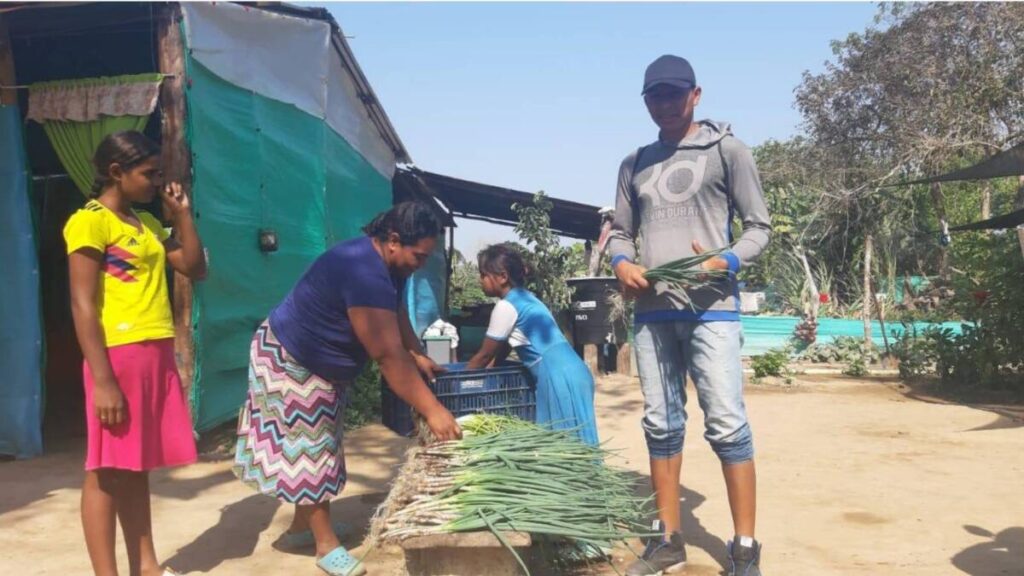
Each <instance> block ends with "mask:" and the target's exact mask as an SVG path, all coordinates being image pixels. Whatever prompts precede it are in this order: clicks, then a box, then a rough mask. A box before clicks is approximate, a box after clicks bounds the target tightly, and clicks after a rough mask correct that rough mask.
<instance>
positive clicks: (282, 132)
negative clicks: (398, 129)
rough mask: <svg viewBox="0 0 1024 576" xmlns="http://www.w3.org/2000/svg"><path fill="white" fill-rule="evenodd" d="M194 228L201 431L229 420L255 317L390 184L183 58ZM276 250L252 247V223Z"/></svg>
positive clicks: (316, 130)
mask: <svg viewBox="0 0 1024 576" xmlns="http://www.w3.org/2000/svg"><path fill="white" fill-rule="evenodd" d="M188 66H189V76H190V79H191V88H189V89H188V91H187V95H188V106H189V142H190V145H191V149H192V153H193V158H192V163H193V170H194V182H193V197H194V204H195V212H196V219H197V224H198V227H199V232H200V235H201V236H202V239H203V242H204V244H205V245H206V247H207V249H208V250H209V256H210V269H209V275H208V278H207V279H206V281H205V282H201V283H198V284H197V285H196V288H195V294H194V306H193V321H194V330H195V332H194V342H195V379H194V384H193V388H192V403H193V409H194V411H195V425H196V428H197V429H198V430H200V431H202V430H207V429H209V428H211V427H213V426H215V425H217V424H218V423H221V422H224V421H226V420H230V419H232V418H234V417H235V416H236V415H237V413H238V408H239V406H240V405H241V403H242V401H243V399H244V396H245V391H246V386H247V365H248V353H249V340H250V338H251V337H252V333H253V331H254V330H255V329H256V327H257V326H258V324H259V323H260V322H261V321H262V320H263V319H264V318H265V317H266V316H267V314H268V313H269V311H270V310H271V308H273V307H274V306H275V305H277V303H278V302H279V301H280V300H281V298H282V297H283V296H284V295H285V294H286V293H287V292H288V290H289V289H290V288H291V287H292V285H293V284H294V283H295V281H296V280H297V279H298V277H299V276H300V275H301V274H302V273H303V272H304V271H305V270H306V268H307V267H308V266H309V264H310V263H311V262H312V261H313V260H314V259H315V258H316V257H317V256H319V255H320V254H321V253H322V252H323V251H324V249H325V248H326V247H328V246H329V245H332V244H334V243H335V242H337V241H340V240H344V239H346V238H351V237H353V236H355V235H357V234H359V233H360V232H359V229H360V228H361V227H362V226H363V224H365V223H366V222H367V221H369V219H370V218H372V217H373V216H374V215H375V214H377V213H378V212H380V211H382V210H385V209H387V207H388V206H390V205H391V183H390V182H389V181H388V179H387V178H385V177H384V176H383V175H381V174H380V173H379V172H377V171H376V170H374V169H373V167H372V166H371V165H370V164H369V163H368V162H366V160H365V159H364V158H363V157H362V156H361V155H360V154H359V153H358V152H356V150H355V149H354V148H352V146H350V145H349V144H348V143H347V142H346V141H345V140H344V139H342V138H341V137H340V136H339V135H338V134H337V133H335V132H334V131H333V130H331V129H330V128H329V127H328V126H327V125H326V123H325V122H324V121H323V120H322V119H320V118H316V117H313V116H310V115H309V114H306V113H305V112H302V111H301V110H299V109H298V108H296V107H294V106H292V105H290V104H284V103H281V102H278V101H275V100H271V99H269V98H265V97H262V96H260V95H258V94H254V93H253V92H251V91H248V90H244V89H241V88H239V87H237V86H234V85H233V84H230V83H228V82H226V81H224V80H223V79H221V78H219V77H218V76H216V75H214V74H213V73H212V72H210V71H209V70H208V69H206V68H204V67H203V66H202V65H201V64H199V63H198V62H196V61H195V60H192V59H189V61H188ZM263 228H270V229H273V230H274V231H275V232H276V233H277V236H278V244H279V248H278V250H277V252H273V253H269V254H264V253H262V252H260V250H259V245H258V242H257V238H258V233H259V230H260V229H263Z"/></svg>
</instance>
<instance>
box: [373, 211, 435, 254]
mask: <svg viewBox="0 0 1024 576" xmlns="http://www.w3.org/2000/svg"><path fill="white" fill-rule="evenodd" d="M363 233H364V234H366V235H367V236H369V237H371V238H376V239H377V240H380V241H381V242H386V241H387V240H388V237H389V236H390V235H391V234H392V233H394V234H398V241H399V242H400V243H401V244H402V246H411V245H413V244H416V243H417V242H419V241H420V240H423V239H424V238H437V237H438V235H439V234H441V221H440V220H438V219H437V216H435V215H434V212H433V211H432V210H431V209H430V206H427V205H426V204H424V203H423V202H416V201H413V202H402V203H401V204H395V205H394V206H393V207H392V208H391V209H390V210H388V211H387V212H381V213H380V214H377V216H376V217H375V218H374V219H373V220H371V221H370V223H369V224H367V225H366V226H364V227H363Z"/></svg>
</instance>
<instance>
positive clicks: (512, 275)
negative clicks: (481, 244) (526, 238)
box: [476, 243, 530, 287]
mask: <svg viewBox="0 0 1024 576" xmlns="http://www.w3.org/2000/svg"><path fill="white" fill-rule="evenodd" d="M476 265H477V268H479V269H480V273H481V274H506V275H508V281H509V283H510V284H512V285H513V286H515V287H520V286H523V285H525V284H526V277H527V275H528V274H529V273H530V271H529V270H528V269H527V267H526V262H525V261H523V255H522V253H521V252H520V250H519V248H518V247H517V246H515V245H514V244H510V243H504V244H492V245H490V246H488V247H487V248H484V249H483V250H481V251H480V253H479V254H477V255H476Z"/></svg>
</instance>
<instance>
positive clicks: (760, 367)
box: [751, 348, 789, 378]
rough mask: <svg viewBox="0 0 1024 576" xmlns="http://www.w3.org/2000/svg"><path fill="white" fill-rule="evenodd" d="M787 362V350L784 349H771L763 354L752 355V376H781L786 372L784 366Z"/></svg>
mask: <svg viewBox="0 0 1024 576" xmlns="http://www.w3.org/2000/svg"><path fill="white" fill-rule="evenodd" d="M788 364H789V352H788V351H786V350H785V349H778V348H776V349H772V350H769V351H767V352H765V353H764V354H760V355H758V356H754V358H753V359H752V361H751V368H753V369H754V378H764V377H766V376H782V375H784V374H785V373H786V366H787V365H788Z"/></svg>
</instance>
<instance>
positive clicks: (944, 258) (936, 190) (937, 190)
mask: <svg viewBox="0 0 1024 576" xmlns="http://www.w3.org/2000/svg"><path fill="white" fill-rule="evenodd" d="M931 193H932V204H934V206H935V215H936V216H938V218H939V225H940V226H941V228H942V233H943V234H945V233H946V225H947V224H946V202H945V198H944V196H943V194H942V185H941V184H940V183H938V182H932V186H931ZM939 276H940V277H941V278H942V280H943V282H948V281H949V276H950V274H949V249H948V248H947V247H946V246H945V245H942V246H941V247H940V248H939Z"/></svg>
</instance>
